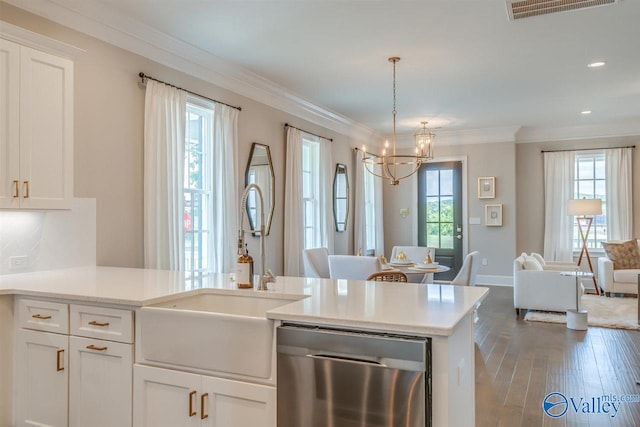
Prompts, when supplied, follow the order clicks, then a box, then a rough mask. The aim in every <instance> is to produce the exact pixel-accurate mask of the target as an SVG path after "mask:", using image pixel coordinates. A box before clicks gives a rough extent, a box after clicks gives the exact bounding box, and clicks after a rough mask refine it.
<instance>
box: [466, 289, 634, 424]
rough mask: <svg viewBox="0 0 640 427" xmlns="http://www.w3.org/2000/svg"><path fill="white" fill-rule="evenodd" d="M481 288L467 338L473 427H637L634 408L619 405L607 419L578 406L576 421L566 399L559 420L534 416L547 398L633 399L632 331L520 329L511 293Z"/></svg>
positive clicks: (560, 327)
mask: <svg viewBox="0 0 640 427" xmlns="http://www.w3.org/2000/svg"><path fill="white" fill-rule="evenodd" d="M489 288H490V289H491V291H490V293H489V296H488V297H487V299H485V301H484V302H483V303H482V305H481V306H480V308H479V310H478V316H479V320H478V322H477V323H476V331H475V344H476V346H475V347H476V402H475V403H476V426H478V427H489V426H492V427H493V426H509V427H513V426H527V427H528V426H624V427H638V426H640V402H631V403H622V404H621V405H620V407H619V410H618V413H617V415H616V416H615V417H614V418H612V417H611V416H610V415H607V414H603V413H600V414H591V413H583V412H582V409H584V408H585V406H584V405H582V406H580V410H579V411H578V413H577V414H576V412H575V411H574V410H573V408H572V404H571V401H570V400H569V405H567V406H568V410H567V412H566V414H565V415H564V416H562V417H560V418H555V419H554V418H551V417H549V416H547V415H546V414H545V413H544V411H543V409H542V401H543V399H544V397H545V396H546V395H547V394H548V393H551V392H560V393H562V394H563V395H565V396H566V397H567V398H568V399H569V398H571V397H573V398H574V401H575V402H579V401H580V400H579V399H580V397H583V398H584V399H585V400H583V403H584V402H588V403H589V404H591V403H592V398H596V403H597V398H598V397H600V398H601V399H600V402H603V401H604V399H602V396H605V395H606V396H609V395H616V396H618V395H640V386H638V385H637V384H636V381H637V380H640V332H639V331H629V330H619V329H606V328H598V327H589V329H588V330H587V331H573V330H570V329H567V328H566V325H564V324H552V323H540V322H527V321H525V320H524V319H523V318H522V317H520V318H517V317H516V314H515V310H514V309H513V289H512V288H511V287H501V286H489ZM603 298H604V297H603ZM461 403H462V402H461ZM559 407H560V406H559Z"/></svg>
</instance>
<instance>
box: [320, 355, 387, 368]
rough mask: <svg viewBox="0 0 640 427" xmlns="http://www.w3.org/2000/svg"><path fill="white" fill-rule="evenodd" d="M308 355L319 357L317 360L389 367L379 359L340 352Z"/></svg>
mask: <svg viewBox="0 0 640 427" xmlns="http://www.w3.org/2000/svg"><path fill="white" fill-rule="evenodd" d="M307 357H310V358H312V359H317V360H328V361H332V362H345V363H353V364H357V365H373V366H378V367H381V368H386V367H387V365H385V364H384V363H382V362H380V361H378V360H371V359H365V358H361V357H353V356H345V355H340V354H326V353H320V354H307Z"/></svg>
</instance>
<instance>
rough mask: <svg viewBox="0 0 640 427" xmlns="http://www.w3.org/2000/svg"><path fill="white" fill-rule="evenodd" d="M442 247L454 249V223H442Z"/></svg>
mask: <svg viewBox="0 0 640 427" xmlns="http://www.w3.org/2000/svg"><path fill="white" fill-rule="evenodd" d="M439 247H440V248H443V249H453V224H452V223H446V222H443V223H440V246H439Z"/></svg>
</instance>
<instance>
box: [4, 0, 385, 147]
mask: <svg viewBox="0 0 640 427" xmlns="http://www.w3.org/2000/svg"><path fill="white" fill-rule="evenodd" d="M3 1H5V2H6V3H9V4H11V5H13V6H15V7H18V8H20V9H24V10H26V11H28V12H31V13H33V14H36V15H39V16H42V17H44V18H46V19H49V20H51V21H54V22H56V23H58V24H61V25H64V26H66V27H69V28H71V29H73V30H75V31H79V32H82V33H85V34H87V35H89V36H92V37H95V38H97V39H99V40H102V41H104V42H107V43H109V44H112V45H114V46H117V47H119V48H122V49H125V50H127V51H130V52H133V53H135V54H138V55H141V56H143V57H145V58H148V59H151V60H152V61H155V62H158V63H160V64H162V65H165V66H167V67H170V68H173V69H176V70H179V71H181V72H184V73H186V74H189V75H191V76H193V77H196V78H198V79H201V80H204V81H206V82H208V83H211V84H214V85H216V86H219V87H221V88H224V89H227V90H229V91H232V92H235V93H237V94H239V95H242V96H245V97H247V98H250V99H253V100H255V101H258V102H260V103H262V104H265V105H268V106H271V107H273V108H276V109H278V110H282V111H284V112H286V113H289V114H292V115H294V116H296V117H299V118H301V119H304V120H307V121H309V122H311V123H314V124H316V125H318V126H322V127H324V128H327V129H330V130H332V131H335V132H337V133H339V134H342V135H345V136H347V137H349V138H352V139H353V140H355V141H356V142H355V143H356V144H357V142H358V141H365V142H369V141H370V140H372V139H375V138H377V132H376V131H374V130H373V129H371V128H369V127H367V126H365V125H363V124H361V123H358V122H355V121H353V120H351V119H349V118H348V117H346V116H343V115H341V114H339V113H336V112H334V111H331V110H329V109H327V108H325V107H322V106H320V105H317V104H314V103H313V102H311V101H309V100H306V99H304V98H302V97H301V96H299V95H297V94H295V93H293V92H291V91H289V90H288V89H286V88H284V87H282V86H280V85H278V84H276V83H274V82H272V81H270V80H267V79H265V78H263V77H261V76H259V75H258V74H256V73H253V72H251V71H249V70H247V69H245V68H243V67H240V66H238V65H235V64H233V63H231V62H229V61H226V60H224V59H222V58H220V57H218V56H215V55H213V54H211V53H209V52H206V51H204V50H202V49H199V48H197V47H195V46H192V45H190V44H188V43H185V42H182V41H180V40H178V39H175V38H173V37H170V36H168V35H167V34H164V33H162V32H160V31H157V30H155V29H153V28H151V27H149V26H148V25H145V24H142V23H140V22H138V21H135V20H133V19H131V18H129V17H127V16H123V15H119V14H116V13H114V12H113V11H112V10H110V9H109V8H108V7H105V6H104V5H103V4H101V3H99V2H95V1H94V0H83V1H82V2H74V3H73V8H71V7H69V6H67V5H66V4H64V2H58V1H56V0H31V1H29V2H24V1H20V0H3Z"/></svg>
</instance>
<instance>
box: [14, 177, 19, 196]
mask: <svg viewBox="0 0 640 427" xmlns="http://www.w3.org/2000/svg"><path fill="white" fill-rule="evenodd" d="M18 197H20V181H18V180H17V179H15V180H13V198H14V199H17V198H18Z"/></svg>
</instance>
